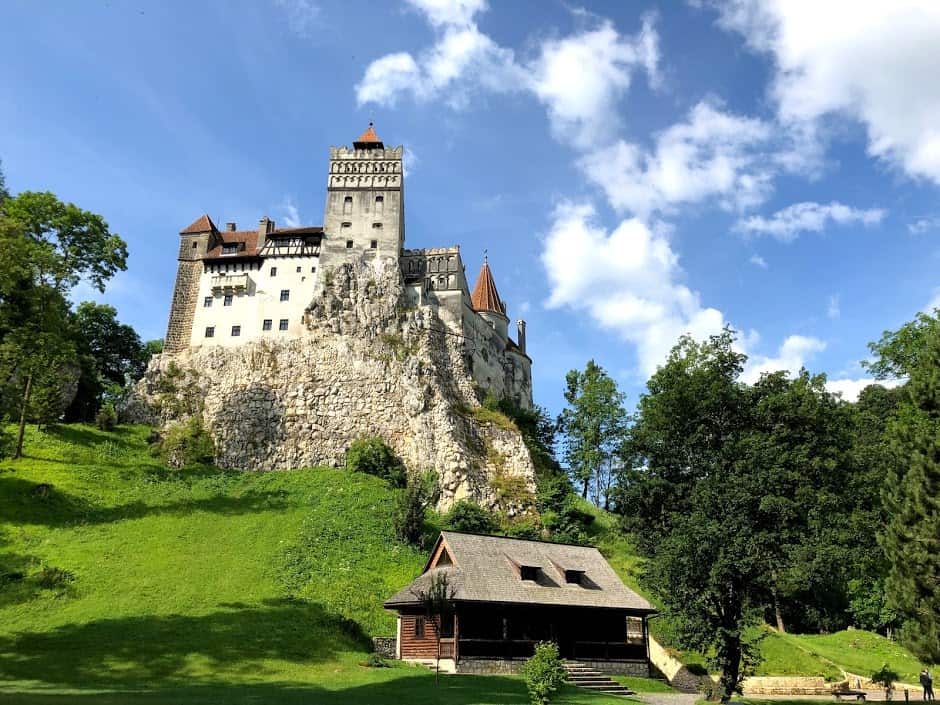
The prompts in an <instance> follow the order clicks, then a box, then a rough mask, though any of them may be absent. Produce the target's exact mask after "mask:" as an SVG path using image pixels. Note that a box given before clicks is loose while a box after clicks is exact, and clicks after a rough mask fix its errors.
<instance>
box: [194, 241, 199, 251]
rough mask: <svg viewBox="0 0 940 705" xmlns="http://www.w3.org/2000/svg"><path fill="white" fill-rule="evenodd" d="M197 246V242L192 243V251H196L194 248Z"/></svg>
mask: <svg viewBox="0 0 940 705" xmlns="http://www.w3.org/2000/svg"><path fill="white" fill-rule="evenodd" d="M198 244H199V243H198V242H194V243H193V249H194V250H195V249H196V246H197V245H198Z"/></svg>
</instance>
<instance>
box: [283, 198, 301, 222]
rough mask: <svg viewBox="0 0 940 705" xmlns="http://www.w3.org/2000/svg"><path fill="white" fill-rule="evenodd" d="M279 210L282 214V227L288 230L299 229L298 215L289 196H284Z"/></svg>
mask: <svg viewBox="0 0 940 705" xmlns="http://www.w3.org/2000/svg"><path fill="white" fill-rule="evenodd" d="M280 208H281V210H282V211H283V212H284V225H286V226H287V227H288V228H299V227H300V225H301V222H300V213H299V212H298V211H297V206H296V205H294V200H293V199H292V198H291V197H290V196H286V197H285V198H284V202H283V203H281V206H280Z"/></svg>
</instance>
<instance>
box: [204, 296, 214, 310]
mask: <svg viewBox="0 0 940 705" xmlns="http://www.w3.org/2000/svg"><path fill="white" fill-rule="evenodd" d="M211 306H212V297H211V296H207V297H206V298H204V299H203V300H202V307H203V308H210V307H211Z"/></svg>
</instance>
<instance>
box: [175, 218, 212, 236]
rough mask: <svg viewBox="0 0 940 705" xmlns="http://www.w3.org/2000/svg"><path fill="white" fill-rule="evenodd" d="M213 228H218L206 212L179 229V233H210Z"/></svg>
mask: <svg viewBox="0 0 940 705" xmlns="http://www.w3.org/2000/svg"><path fill="white" fill-rule="evenodd" d="M215 230H218V228H217V227H215V223H213V222H212V218H210V217H209V214H208V213H203V214H202V215H201V216H199V217H198V218H196V220H194V221H193V222H192V223H191V224H190V225H189V226H187V227H186V228H184V229H183V230H180V235H191V234H193V233H211V232H214V231H215Z"/></svg>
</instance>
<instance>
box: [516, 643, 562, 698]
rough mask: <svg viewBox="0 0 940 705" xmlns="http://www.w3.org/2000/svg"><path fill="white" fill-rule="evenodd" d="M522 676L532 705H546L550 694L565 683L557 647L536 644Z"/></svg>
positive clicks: (555, 645)
mask: <svg viewBox="0 0 940 705" xmlns="http://www.w3.org/2000/svg"><path fill="white" fill-rule="evenodd" d="M522 675H523V676H524V677H525V687H526V690H527V691H529V701H530V702H531V703H532V705H546V704H547V703H548V700H549V698H550V697H551V695H552V693H554V692H555V691H556V690H558V689H559V688H560V687H561V684H562V683H564V682H565V667H564V665H563V664H562V662H561V657H560V656H559V655H558V645H557V644H555V643H554V642H551V641H540V642H539V643H538V644H536V645H535V653H534V654H533V655H532V658H530V659H529V660H527V661H526V662H525V665H524V666H523V667H522Z"/></svg>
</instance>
